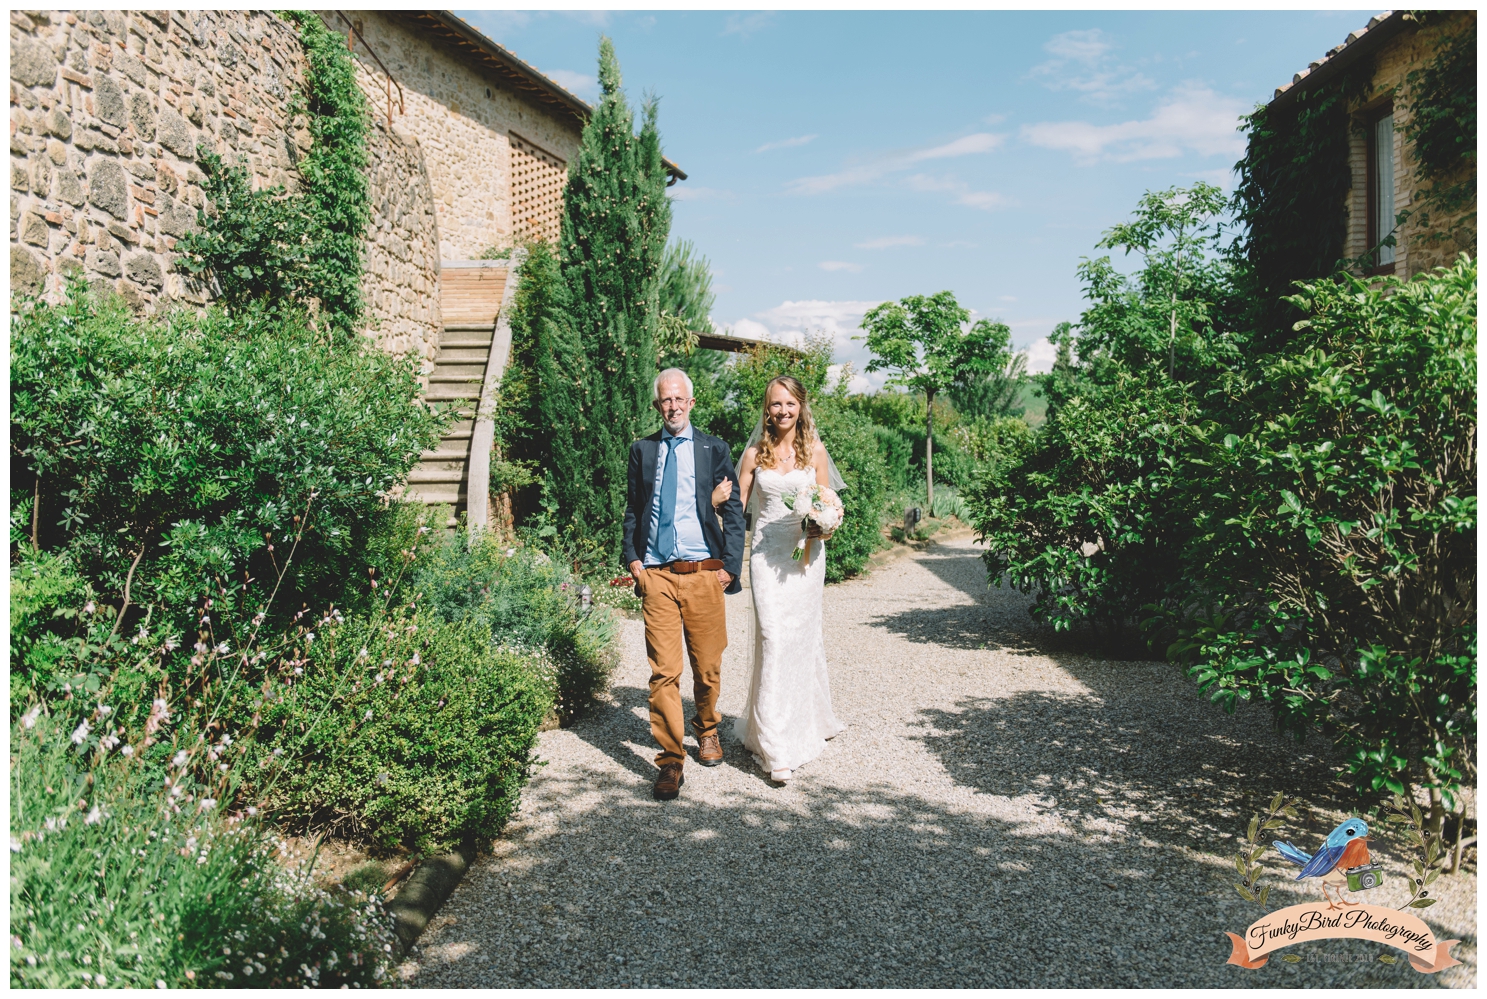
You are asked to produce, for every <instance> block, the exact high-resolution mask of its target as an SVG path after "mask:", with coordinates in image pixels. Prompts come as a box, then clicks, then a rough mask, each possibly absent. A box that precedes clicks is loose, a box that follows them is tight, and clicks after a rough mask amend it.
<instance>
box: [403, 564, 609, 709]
mask: <svg viewBox="0 0 1487 999" xmlns="http://www.w3.org/2000/svg"><path fill="white" fill-rule="evenodd" d="M568 564H569V559H568V558H567V557H566V556H564V555H562V554H560V553H558V552H554V555H551V556H550V555H548V554H547V553H546V552H544V551H542V550H541V549H540V548H538V547H536V546H533V545H522V546H513V545H508V544H506V543H505V542H503V541H501V540H500V539H498V538H496V537H494V536H493V535H490V534H477V535H475V536H473V537H457V536H452V535H445V536H440V537H439V538H437V539H436V540H435V542H434V543H433V544H432V545H431V546H428V547H427V549H426V551H424V552H423V553H421V554H420V555H419V558H418V560H417V562H416V563H415V566H414V570H413V573H412V575H411V578H410V582H409V586H410V587H411V592H416V593H418V594H419V600H420V601H421V603H422V605H423V606H426V607H428V608H429V609H430V611H431V612H432V613H434V614H436V615H437V616H438V617H439V618H440V619H441V620H444V621H448V622H451V623H460V624H470V625H474V626H477V627H479V628H481V629H483V630H484V632H485V634H486V635H487V639H486V640H487V641H488V642H490V643H494V644H497V645H516V646H520V647H524V648H532V649H541V650H543V651H544V652H545V653H546V654H547V655H548V657H549V658H550V659H551V660H552V662H553V664H554V668H555V669H556V674H555V676H554V683H555V686H554V689H553V698H554V707H555V708H556V710H557V712H558V714H559V715H560V716H561V717H562V718H564V719H569V718H573V717H576V716H577V715H579V714H582V713H583V712H584V711H586V710H587V709H588V708H589V707H590V706H591V705H592V704H593V703H594V700H595V698H596V697H598V695H600V694H602V693H604V692H605V691H606V690H608V689H609V677H610V675H611V674H612V673H613V672H614V669H615V666H616V665H617V664H618V657H617V654H616V651H615V638H616V622H615V619H614V616H613V613H612V612H611V611H610V610H609V609H608V608H606V607H601V606H594V607H591V609H590V610H589V611H588V612H587V613H585V612H584V611H583V610H582V608H581V607H580V606H579V591H580V589H581V588H582V587H583V585H584V583H583V580H582V579H580V578H579V577H578V576H576V575H575V574H574V573H573V572H571V571H570V570H569V568H568ZM591 592H592V587H591Z"/></svg>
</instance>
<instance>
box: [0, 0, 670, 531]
mask: <svg viewBox="0 0 1487 999" xmlns="http://www.w3.org/2000/svg"><path fill="white" fill-rule="evenodd" d="M321 17H322V19H323V20H324V21H325V22H326V24H327V25H328V26H329V27H330V28H332V29H333V30H335V31H338V32H340V33H341V34H343V35H344V36H345V37H346V39H347V44H348V47H349V49H350V51H351V53H352V55H353V57H354V59H355V63H356V67H357V74H358V80H359V82H360V83H361V85H362V88H363V90H364V92H365V93H366V94H367V97H368V99H369V102H370V105H371V109H372V115H371V119H372V128H371V129H370V133H369V136H368V154H369V193H370V206H371V209H372V223H371V225H370V226H369V227H368V231H367V244H366V254H365V258H364V265H365V271H364V279H363V280H364V285H363V291H364V296H365V301H366V304H367V312H368V321H369V326H368V330H367V332H368V335H369V336H371V337H373V338H374V339H375V340H376V342H378V343H379V344H380V345H382V346H383V347H385V348H386V349H389V350H392V351H396V352H399V353H404V352H411V353H412V354H414V355H415V356H416V357H418V358H420V359H421V361H422V362H423V372H424V374H425V376H426V379H427V390H426V392H427V397H428V398H429V399H430V400H433V401H441V402H445V403H447V404H450V405H452V406H454V407H456V408H457V409H459V410H460V411H461V414H462V415H463V416H465V417H467V419H465V420H463V421H462V422H460V423H458V424H456V426H455V428H454V429H453V431H452V432H451V435H450V436H449V437H448V438H446V440H445V441H444V443H443V444H442V445H441V446H440V448H439V449H438V450H437V451H436V452H431V453H430V454H428V455H426V456H425V459H426V460H425V461H424V463H423V465H422V466H420V468H418V469H416V470H415V472H414V473H413V476H412V481H411V488H412V491H413V493H414V494H415V495H419V496H422V497H423V498H424V499H425V500H427V501H429V502H443V503H450V504H453V505H454V506H455V507H456V508H457V509H463V508H465V507H466V506H467V505H469V508H470V510H469V512H470V516H471V521H472V522H474V523H484V522H485V518H486V506H487V495H486V489H485V487H484V485H483V484H482V483H485V482H488V472H487V469H488V462H489V451H490V433H489V430H490V427H489V420H488V419H484V417H486V416H488V409H489V404H490V400H491V399H492V398H493V393H494V390H495V387H496V385H497V383H498V381H499V378H500V373H501V370H502V369H503V368H504V365H505V361H506V356H507V353H508V348H509V331H508V330H506V329H505V325H504V323H503V322H501V319H502V318H503V316H502V312H503V302H506V301H508V300H509V297H510V296H509V292H510V288H511V286H512V285H514V282H508V281H507V277H508V274H509V272H510V271H511V269H512V266H513V264H512V261H511V260H510V259H481V258H482V256H499V255H500V251H509V250H510V249H511V247H512V246H513V244H514V243H515V242H518V241H520V240H523V239H544V240H552V239H555V238H556V236H557V226H558V220H559V218H560V217H561V211H562V190H563V184H564V181H565V179H566V176H567V168H568V162H569V161H570V160H571V158H572V157H573V155H574V153H575V152H576V150H577V148H578V145H579V140H580V136H581V133H582V130H583V125H584V122H585V121H586V119H587V116H588V113H589V107H588V105H587V104H585V103H584V102H583V101H581V100H580V99H578V98H577V97H575V96H573V95H572V94H570V93H568V92H567V91H566V90H564V89H563V88H562V87H560V86H558V85H557V84H556V83H554V82H553V81H551V80H549V79H548V78H547V77H545V76H543V75H542V74H541V73H539V72H537V71H536V70H535V69H533V68H532V67H531V66H528V65H527V64H526V63H524V62H522V61H521V60H520V59H518V58H516V56H514V55H513V54H512V53H510V52H509V51H507V50H505V49H503V48H501V46H499V45H497V44H495V43H494V42H492V41H491V40H490V39H488V38H486V37H485V36H484V35H482V34H481V33H480V32H478V31H476V30H475V29H474V28H472V27H470V26H469V25H468V24H466V23H465V22H464V21H462V20H460V19H459V18H458V17H455V16H454V15H453V14H451V13H449V12H447V11H422V12H383V11H334V12H331V11H327V12H322V13H321ZM10 52H11V84H10V104H11V123H10V158H11V198H10V220H11V230H10V274H11V286H12V289H13V290H14V291H16V292H21V293H34V294H39V295H42V296H44V297H47V298H50V299H55V298H57V297H58V296H59V295H60V294H61V291H62V288H63V287H64V284H65V282H66V280H67V277H68V275H69V274H72V273H75V272H81V273H82V274H83V275H85V276H86V278H87V279H88V280H89V281H90V282H91V283H93V284H94V285H95V286H96V287H98V288H100V289H101V290H106V291H113V292H117V293H118V294H119V295H121V296H123V298H124V299H125V300H126V301H127V302H129V303H130V305H131V306H133V307H134V308H136V309H137V310H140V311H152V310H156V309H159V308H161V307H163V306H165V305H167V304H169V303H173V302H179V303H186V304H193V305H200V304H203V303H205V302H206V300H207V298H208V295H207V291H206V289H205V288H203V287H202V286H201V285H200V284H198V283H196V282H194V281H192V280H190V279H189V276H188V275H186V274H185V273H184V272H182V271H180V270H177V269H176V267H175V266H174V255H173V249H174V246H175V243H176V240H177V239H179V238H180V237H181V236H182V235H184V234H185V233H186V232H188V231H189V230H190V229H191V228H192V227H193V226H194V225H195V223H196V213H197V211H198V210H199V209H201V208H203V207H204V206H205V204H206V198H205V195H204V193H203V190H202V182H203V180H204V176H203V174H202V172H201V170H200V168H199V167H198V166H197V160H196V155H197V153H196V150H197V146H198V144H202V145H205V146H206V147H208V148H209V149H211V150H213V151H214V152H216V153H218V154H219V155H221V156H222V157H223V158H224V159H225V160H227V161H228V162H229V163H234V164H246V165H247V166H248V167H249V169H250V171H251V173H252V176H253V178H254V183H255V186H258V187H262V186H265V185H282V186H284V187H286V188H289V189H291V190H292V189H293V188H294V187H295V184H296V172H295V169H296V168H295V164H296V163H297V162H298V159H299V157H300V156H301V155H302V154H303V152H304V151H305V150H306V149H308V148H309V142H310V136H309V132H308V129H307V127H306V124H307V123H306V122H305V121H303V120H296V119H291V117H290V109H291V106H292V105H291V101H290V98H291V96H292V95H293V94H294V93H295V92H297V91H300V90H302V89H303V81H304V74H305V57H304V52H303V49H302V47H301V45H300V42H299V37H298V32H297V29H296V28H295V26H294V25H292V24H290V23H288V22H286V21H284V20H282V19H280V18H279V17H277V16H275V15H273V14H271V13H266V12H262V11H98V10H89V11H28V12H24V13H22V12H16V11H12V12H11V27H10ZM667 167H668V169H669V171H670V172H671V174H672V183H675V181H676V180H679V179H684V178H685V174H683V173H682V172H681V171H680V170H679V169H677V168H676V167H675V166H673V165H672V164H670V163H668V164H667ZM492 251H494V252H492ZM507 256H508V258H509V254H507ZM517 256H518V257H519V253H518V254H517ZM477 410H478V412H477ZM472 484H473V488H472Z"/></svg>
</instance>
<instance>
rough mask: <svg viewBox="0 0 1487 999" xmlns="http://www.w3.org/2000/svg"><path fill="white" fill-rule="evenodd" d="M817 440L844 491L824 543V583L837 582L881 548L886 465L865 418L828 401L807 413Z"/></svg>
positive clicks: (885, 495)
mask: <svg viewBox="0 0 1487 999" xmlns="http://www.w3.org/2000/svg"><path fill="white" fill-rule="evenodd" d="M812 412H813V414H814V415H815V417H816V426H817V429H818V430H819V431H820V433H821V442H822V443H823V444H825V445H826V450H827V453H829V454H830V455H831V456H832V459H833V460H835V462H836V466H837V471H839V472H840V473H841V475H842V481H843V482H845V483H846V488H845V489H843V490H842V493H841V497H842V506H843V507H844V508H845V511H846V516H845V518H844V519H843V520H842V526H841V527H840V528H839V529H838V530H837V531H836V533H835V534H833V535H832V536H831V540H830V541H828V542H826V579H827V581H828V582H833V583H835V582H838V581H840V580H843V579H846V578H847V577H849V576H855V575H856V574H857V573H859V572H861V571H862V567H863V566H864V565H866V564H867V560H868V559H869V558H870V557H871V556H872V554H873V553H874V552H876V551H877V550H878V549H879V548H881V547H883V503H884V500H885V499H886V498H887V495H888V482H887V479H888V474H887V466H886V465H885V463H884V461H883V456H882V454H881V453H880V452H879V451H878V437H877V434H876V433H875V432H874V429H873V425H872V424H871V423H869V422H868V421H867V420H866V419H865V418H864V417H862V416H860V415H858V414H857V413H854V412H852V411H851V410H850V409H847V408H845V407H843V406H841V405H840V404H838V403H836V402H835V401H834V400H832V399H830V398H827V399H824V400H821V401H820V402H818V404H817V405H816V406H815V407H814V408H813V409H812Z"/></svg>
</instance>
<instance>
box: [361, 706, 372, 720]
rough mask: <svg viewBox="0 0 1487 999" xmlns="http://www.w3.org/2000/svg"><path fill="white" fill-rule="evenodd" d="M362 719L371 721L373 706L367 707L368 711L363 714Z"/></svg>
mask: <svg viewBox="0 0 1487 999" xmlns="http://www.w3.org/2000/svg"><path fill="white" fill-rule="evenodd" d="M361 720H362V721H371V720H372V709H371V708H367V713H366V714H364V715H362V716H361Z"/></svg>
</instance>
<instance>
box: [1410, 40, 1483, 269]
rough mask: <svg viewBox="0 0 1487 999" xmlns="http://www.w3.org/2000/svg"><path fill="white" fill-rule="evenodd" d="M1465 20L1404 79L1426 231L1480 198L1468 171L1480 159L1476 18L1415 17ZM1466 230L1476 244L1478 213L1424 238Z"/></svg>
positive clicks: (1439, 238) (1447, 236)
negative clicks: (1434, 220)
mask: <svg viewBox="0 0 1487 999" xmlns="http://www.w3.org/2000/svg"><path fill="white" fill-rule="evenodd" d="M1462 16H1464V17H1465V18H1466V20H1467V25H1466V28H1465V30H1461V31H1455V32H1452V31H1450V30H1449V28H1447V30H1446V31H1444V32H1442V34H1441V37H1440V39H1439V42H1438V45H1437V49H1436V55H1435V58H1434V59H1432V60H1431V62H1430V64H1429V65H1427V66H1425V67H1424V68H1422V69H1417V70H1414V71H1412V72H1411V73H1409V75H1407V76H1406V77H1405V85H1406V89H1407V97H1406V103H1407V106H1408V107H1409V111H1410V118H1409V120H1408V121H1407V122H1406V123H1405V126H1404V135H1405V139H1406V140H1407V141H1408V142H1410V143H1411V144H1412V145H1413V146H1414V148H1415V159H1416V160H1417V161H1418V162H1419V164H1420V175H1421V177H1422V179H1424V180H1426V181H1428V182H1429V186H1428V187H1425V188H1422V189H1421V190H1420V191H1418V192H1417V200H1419V201H1420V202H1421V203H1422V205H1423V211H1422V212H1421V215H1420V218H1419V222H1420V225H1421V227H1422V228H1427V229H1428V228H1430V226H1431V216H1432V215H1434V216H1436V218H1439V217H1440V216H1441V215H1445V216H1448V217H1449V216H1455V215H1456V214H1457V213H1459V212H1460V211H1461V210H1462V209H1463V208H1465V207H1466V206H1467V205H1468V204H1469V203H1470V202H1471V201H1472V200H1473V199H1474V198H1475V197H1476V181H1477V177H1476V171H1475V169H1472V170H1466V169H1464V168H1466V167H1468V166H1472V167H1474V166H1475V165H1476V160H1477V19H1476V16H1475V14H1473V13H1471V12H1467V13H1465V14H1464V15H1461V14H1450V13H1443V12H1430V13H1429V14H1425V13H1421V14H1417V15H1415V17H1416V19H1417V20H1420V21H1421V22H1422V24H1424V25H1434V24H1436V23H1440V22H1446V21H1448V20H1449V19H1451V18H1453V17H1462ZM1463 228H1467V229H1470V236H1469V238H1468V239H1467V240H1465V242H1466V243H1474V242H1475V235H1476V213H1475V212H1472V213H1470V214H1468V215H1466V216H1464V217H1460V218H1456V219H1454V222H1453V224H1451V225H1448V226H1446V227H1444V228H1441V229H1437V230H1436V231H1433V232H1427V233H1426V234H1425V236H1424V238H1425V239H1427V240H1430V241H1433V242H1434V241H1444V240H1447V239H1451V238H1454V237H1456V236H1457V235H1458V230H1461V229H1463Z"/></svg>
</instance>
